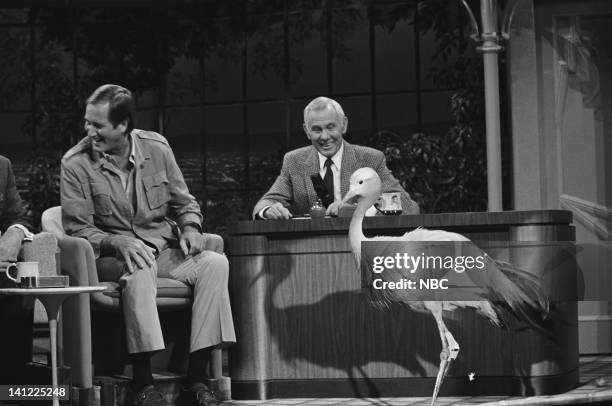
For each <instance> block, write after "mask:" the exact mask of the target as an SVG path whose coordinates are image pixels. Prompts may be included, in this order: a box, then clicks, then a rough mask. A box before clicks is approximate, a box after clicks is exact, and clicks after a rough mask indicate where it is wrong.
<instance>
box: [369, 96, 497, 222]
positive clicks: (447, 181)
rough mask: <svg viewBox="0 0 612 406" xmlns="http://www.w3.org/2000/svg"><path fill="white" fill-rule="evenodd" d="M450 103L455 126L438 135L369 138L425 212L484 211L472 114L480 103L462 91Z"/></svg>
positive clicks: (479, 138) (479, 141) (480, 153)
mask: <svg viewBox="0 0 612 406" xmlns="http://www.w3.org/2000/svg"><path fill="white" fill-rule="evenodd" d="M451 104H452V112H453V117H454V119H455V124H454V125H453V126H452V127H451V128H450V130H449V131H448V132H447V133H445V134H444V135H443V136H441V137H437V136H428V135H426V134H423V133H416V134H412V135H410V136H409V137H400V136H398V135H397V134H395V133H393V132H390V131H380V132H379V133H377V134H376V135H375V136H374V137H373V139H372V140H371V143H372V145H374V146H375V147H378V148H379V149H381V150H382V151H383V152H384V154H385V156H386V157H387V165H388V166H389V169H390V170H391V171H392V172H393V174H394V175H395V176H396V177H397V178H398V179H399V180H400V182H401V184H402V186H403V187H404V189H406V190H407V191H409V193H410V194H411V196H412V197H413V199H414V200H415V201H416V202H417V203H419V206H420V207H421V211H422V212H423V213H439V212H457V211H483V210H486V204H487V200H486V179H484V176H483V175H484V174H486V160H485V151H484V147H483V146H484V139H483V138H484V137H483V131H482V129H481V128H474V126H475V125H476V126H478V125H477V124H476V123H477V122H478V121H474V117H473V116H477V115H478V114H477V113H476V111H477V110H476V111H475V108H476V109H477V108H478V106H474V105H473V99H472V98H471V97H470V95H469V94H467V93H466V92H465V91H460V92H456V93H455V94H454V95H453V96H452V100H451Z"/></svg>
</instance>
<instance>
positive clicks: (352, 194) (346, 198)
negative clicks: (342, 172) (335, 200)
mask: <svg viewBox="0 0 612 406" xmlns="http://www.w3.org/2000/svg"><path fill="white" fill-rule="evenodd" d="M355 196H357V195H356V194H355V191H354V190H353V188H350V189H349V191H348V192H346V194H345V195H344V199H342V204H343V205H345V204H347V203H348V202H349V201H350V200H352V199H353V198H354V197H355Z"/></svg>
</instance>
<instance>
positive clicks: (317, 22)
mask: <svg viewBox="0 0 612 406" xmlns="http://www.w3.org/2000/svg"><path fill="white" fill-rule="evenodd" d="M324 20H325V14H324V13H323V10H321V9H317V10H309V11H305V12H303V13H299V14H295V15H291V16H290V17H289V43H290V45H291V48H290V59H291V60H290V82H291V94H292V95H293V96H309V97H310V96H312V97H315V96H316V95H322V94H325V93H326V92H327V50H326V47H325V31H324V27H325V23H324Z"/></svg>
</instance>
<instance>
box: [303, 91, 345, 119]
mask: <svg viewBox="0 0 612 406" xmlns="http://www.w3.org/2000/svg"><path fill="white" fill-rule="evenodd" d="M330 106H331V108H333V109H334V111H335V112H336V115H337V116H338V118H340V119H343V118H344V117H346V116H345V115H344V110H342V106H340V103H338V102H337V101H335V100H334V99H330V98H329V97H325V96H320V97H317V98H316V99H314V100H312V101H311V102H310V103H308V105H306V107H305V108H304V124H306V125H307V124H308V116H309V115H310V113H311V112H313V111H323V110H325V109H326V108H328V107H330Z"/></svg>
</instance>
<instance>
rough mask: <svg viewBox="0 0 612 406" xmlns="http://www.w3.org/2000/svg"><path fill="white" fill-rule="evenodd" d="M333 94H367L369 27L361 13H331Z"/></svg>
mask: <svg viewBox="0 0 612 406" xmlns="http://www.w3.org/2000/svg"><path fill="white" fill-rule="evenodd" d="M332 27H333V28H332V30H333V31H332V43H333V46H334V48H333V71H334V89H333V91H334V93H355V92H367V91H369V90H370V88H371V86H370V40H369V23H368V19H367V14H366V12H365V10H364V9H349V10H334V12H333V18H332Z"/></svg>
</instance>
